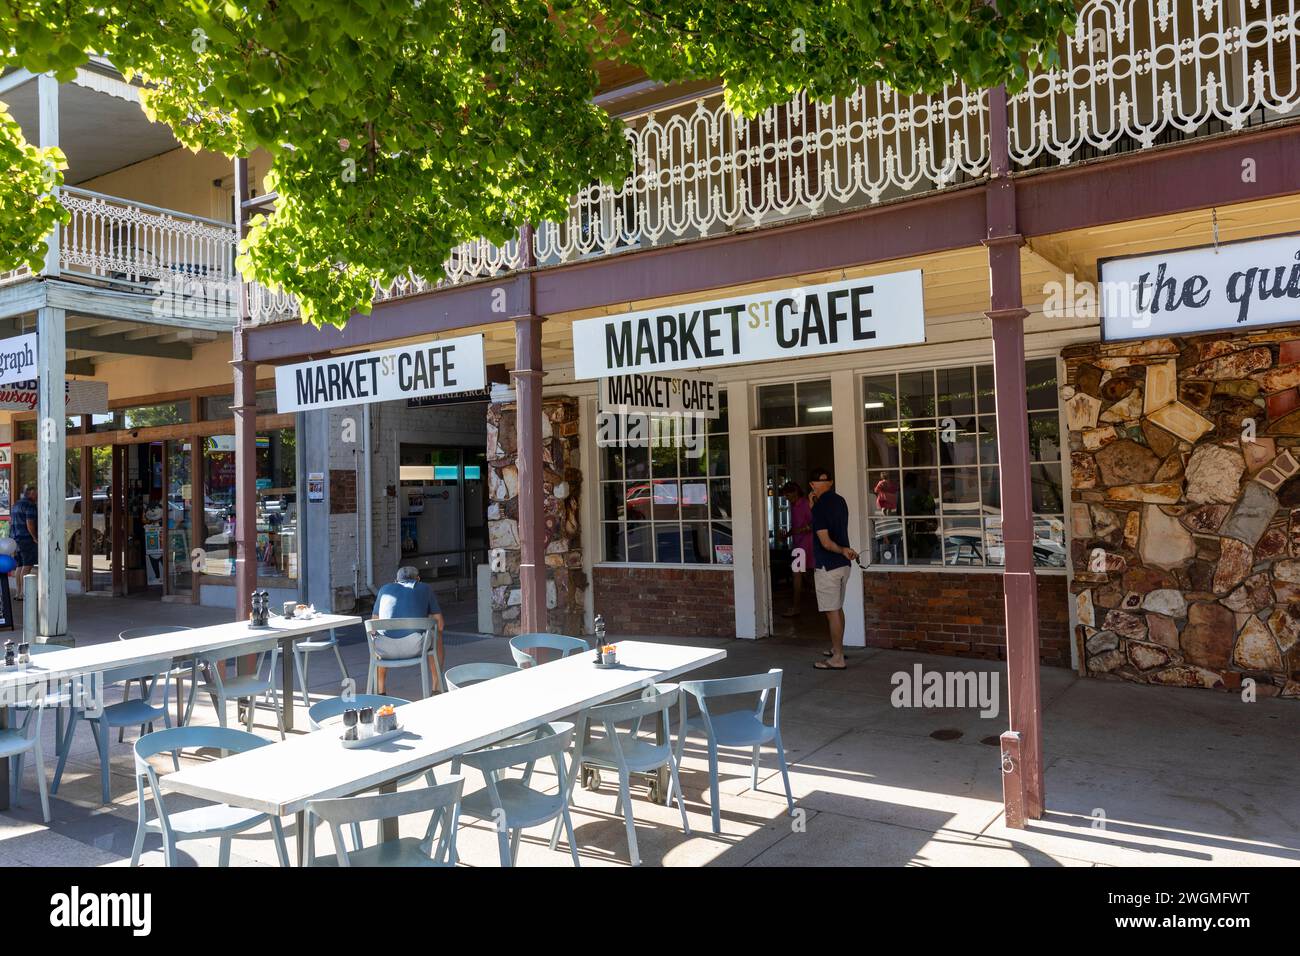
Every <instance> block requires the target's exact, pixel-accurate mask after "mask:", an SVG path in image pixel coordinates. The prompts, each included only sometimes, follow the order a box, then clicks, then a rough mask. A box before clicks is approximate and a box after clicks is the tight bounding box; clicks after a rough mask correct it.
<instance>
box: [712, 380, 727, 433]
mask: <svg viewBox="0 0 1300 956" xmlns="http://www.w3.org/2000/svg"><path fill="white" fill-rule="evenodd" d="M727 427H728V426H727V390H726V389H725V388H724V389H722V390H721V391H720V392H719V393H718V417H717V418H710V419H709V420H708V433H709V434H710V435H725V434H727Z"/></svg>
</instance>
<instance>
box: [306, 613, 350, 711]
mask: <svg viewBox="0 0 1300 956" xmlns="http://www.w3.org/2000/svg"><path fill="white" fill-rule="evenodd" d="M329 650H332V651H333V652H334V659H335V660H336V661H338V662H339V673H340V674H342V675H343V679H344V680H347V679H348V668H347V665H345V664H344V663H343V655H342V654H340V653H339V639H338V637H336V636H335V634H334V628H332V627H331V628H330V632H329V636H328V637H315V638H312V637H309V638H307V639H305V640H301V641H296V642H294V645H293V669H294V670H295V671H296V672H297V674H298V686H299V687H301V688H302V705H303V706H304V707H310V706H311V698H310V697H308V696H307V675H308V674H309V673H310V672H311V655H312V654H314V653H316V652H317V651H329Z"/></svg>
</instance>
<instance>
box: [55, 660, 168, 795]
mask: <svg viewBox="0 0 1300 956" xmlns="http://www.w3.org/2000/svg"><path fill="white" fill-rule="evenodd" d="M171 668H172V662H171V658H163V659H162V660H156V661H147V662H145V663H143V664H135V665H132V666H130V667H120V668H118V669H116V670H111V671H107V672H105V673H104V675H103V678H102V681H103V688H108V687H110V686H112V685H113V684H121V683H123V682H125V681H129V680H133V679H139V680H140V697H139V698H138V699H135V700H132V699H131V698H130V697H126V698H125V699H123V700H122V701H120V702H119V703H116V704H106V705H104V707H103V709H102V710H101V711H100V712H99V713H97V714H95V715H94V716H91V715H90V714H89V713H88V712H87V711H86V709H85V708H83V707H79V706H75V705H74V706H73V708H72V715H71V717H69V718H68V729H67V730H66V731H65V732H64V737H63V751H62V753H60V754H59V765H58V768H57V769H56V770H55V771H54V784H53V786H51V787H50V793H58V792H59V782H60V781H61V780H62V779H63V768H64V766H65V765H66V764H67V762H68V754H69V753H70V752H71V750H72V735H73V732H74V731H76V729H77V721H79V720H84V721H85V722H86V723H88V724H90V731H91V733H92V734H94V736H95V743H96V744H97V745H98V747H99V779H100V787H101V791H102V796H103V802H104V803H108V802H109V793H108V770H109V758H108V744H109V738H110V737H111V736H112V734H111V731H113V730H115V729H116V728H118V727H147V728H148V729H149V731H150V732H152V731H153V727H154V724H155V723H157V722H158V721H162V724H163V726H164V727H171V725H172V722H171V716H170V715H169V714H168V713H167V698H168V695H169V693H170V691H171V677H170V674H171ZM159 684H161V685H162V688H163V692H162V701H161V702H160V703H155V700H154V699H155V697H156V696H157V693H158V685H159ZM172 760H173V762H174V763H176V769H177V770H179V769H180V764H179V763H178V762H176V757H175V755H174V754H173V756H172Z"/></svg>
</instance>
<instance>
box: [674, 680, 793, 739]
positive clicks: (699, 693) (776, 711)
mask: <svg viewBox="0 0 1300 956" xmlns="http://www.w3.org/2000/svg"><path fill="white" fill-rule="evenodd" d="M678 686H679V687H680V688H681V692H682V693H683V694H689V695H690V696H691V697H694V698H695V702H696V703H697V704H699V706H700V712H701V713H702V714H703V715H704V717H705V720H706V721H707V720H708V716H709V705H708V701H709V699H710V698H717V697H733V696H736V695H738V694H758V703H757V704H756V705H755V707H754V715H755V716H756V717H758V718H759V719H760V720H761V719H762V718H763V711H764V710H765V709H766V708H767V697H768V694H770V693H773V692H775V693H774V694H773V696H774V698H775V705H774V707H773V711H772V721H773V723H772V725H771V726H775V725H777V724H779V723H780V722H781V668H779V667H773V668H772V669H771V670H769V671H768V672H767V673H766V674H749V675H746V676H744V677H718V678H714V679H713V680H684V681H682V682H681V684H679V685H678Z"/></svg>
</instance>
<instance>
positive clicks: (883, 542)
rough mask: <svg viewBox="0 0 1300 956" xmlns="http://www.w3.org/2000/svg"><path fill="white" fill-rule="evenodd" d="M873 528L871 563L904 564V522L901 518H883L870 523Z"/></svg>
mask: <svg viewBox="0 0 1300 956" xmlns="http://www.w3.org/2000/svg"><path fill="white" fill-rule="evenodd" d="M869 524H870V527H871V563H872V564H902V563H903V522H902V519H900V518H889V517H881V518H875V519H874V520H872V521H871V522H869Z"/></svg>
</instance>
